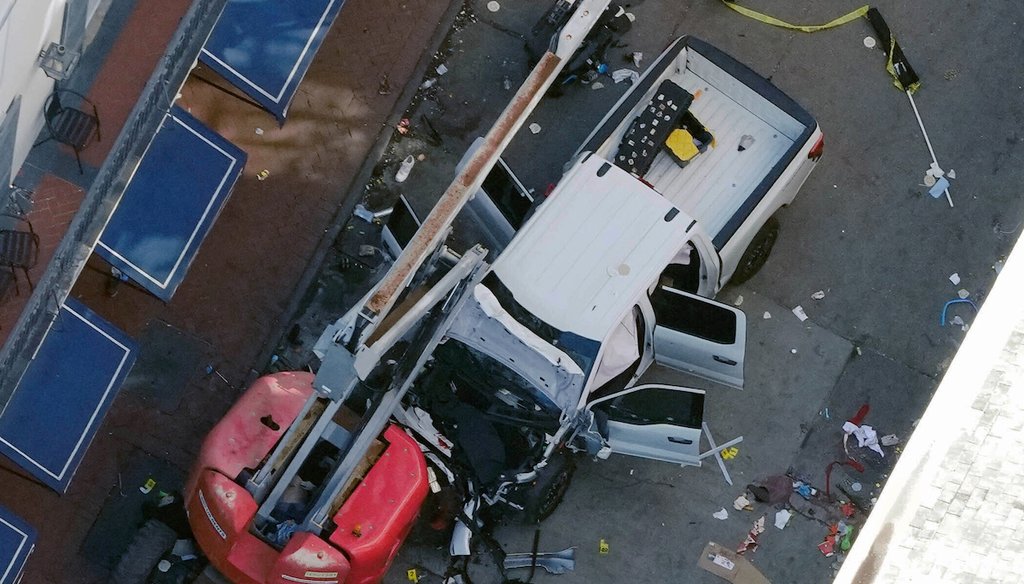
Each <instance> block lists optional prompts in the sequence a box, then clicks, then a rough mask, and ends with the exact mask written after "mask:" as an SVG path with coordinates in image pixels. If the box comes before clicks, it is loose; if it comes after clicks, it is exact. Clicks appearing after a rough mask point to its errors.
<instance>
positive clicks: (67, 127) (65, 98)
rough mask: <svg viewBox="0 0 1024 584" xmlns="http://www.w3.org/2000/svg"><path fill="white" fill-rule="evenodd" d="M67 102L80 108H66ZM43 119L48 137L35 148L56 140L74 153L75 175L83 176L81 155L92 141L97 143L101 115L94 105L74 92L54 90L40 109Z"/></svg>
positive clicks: (68, 106) (37, 143) (67, 106)
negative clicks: (76, 167) (76, 163)
mask: <svg viewBox="0 0 1024 584" xmlns="http://www.w3.org/2000/svg"><path fill="white" fill-rule="evenodd" d="M69 102H70V103H74V104H76V105H79V107H72V106H70V105H68V104H69ZM80 108H85V109H80ZM89 110H91V113H90V111H89ZM43 117H44V118H45V120H46V130H47V131H48V132H49V133H50V136H49V137H48V138H45V139H43V140H40V141H39V142H36V144H35V145H36V146H39V145H40V144H43V143H44V142H48V141H50V140H56V141H57V142H60V143H61V144H67V145H68V146H71V148H72V149H73V150H74V151H75V161H77V162H78V172H79V174H85V172H84V171H83V170H82V158H81V156H80V153H81V152H82V150H85V148H86V147H88V146H89V144H91V143H92V142H93V140H94V139H95V141H96V142H99V141H100V115H99V112H98V111H97V110H96V104H94V103H93V102H92V101H90V100H89V98H87V97H85V96H84V95H82V94H81V93H78V92H77V91H71V90H70V89H54V90H53V93H51V94H50V97H48V98H47V99H46V104H45V105H44V106H43Z"/></svg>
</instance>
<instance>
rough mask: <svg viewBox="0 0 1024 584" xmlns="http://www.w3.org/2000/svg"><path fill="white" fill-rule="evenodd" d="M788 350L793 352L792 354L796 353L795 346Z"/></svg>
mask: <svg viewBox="0 0 1024 584" xmlns="http://www.w3.org/2000/svg"><path fill="white" fill-rule="evenodd" d="M789 352H790V353H792V354H794V355H796V348H795V347H794V348H792V349H790V350H789Z"/></svg>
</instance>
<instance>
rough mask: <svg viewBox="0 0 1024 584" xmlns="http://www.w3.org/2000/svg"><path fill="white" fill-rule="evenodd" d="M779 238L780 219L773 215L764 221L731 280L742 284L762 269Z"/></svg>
mask: <svg viewBox="0 0 1024 584" xmlns="http://www.w3.org/2000/svg"><path fill="white" fill-rule="evenodd" d="M778 239H779V220H778V219H776V218H775V216H774V215H773V216H771V217H769V218H768V220H767V221H765V222H764V225H762V226H761V230H760V231H758V232H757V235H755V236H754V239H753V240H751V242H750V245H748V246H747V250H746V251H744V252H743V256H742V257H740V263H739V264H738V265H737V266H736V271H735V272H733V274H732V280H731V282H732V283H733V284H742V283H744V282H746V281H747V280H749V279H751V278H753V277H754V274H756V273H757V272H758V271H760V270H761V267H762V266H764V263H765V262H766V261H768V256H769V255H770V254H771V253H772V248H773V247H775V242H776V241H777V240H778Z"/></svg>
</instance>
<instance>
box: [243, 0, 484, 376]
mask: <svg viewBox="0 0 1024 584" xmlns="http://www.w3.org/2000/svg"><path fill="white" fill-rule="evenodd" d="M449 1H450V4H449V5H448V8H447V9H446V10H445V12H444V14H443V15H442V16H441V21H440V22H439V23H438V26H437V28H436V29H435V30H434V34H433V35H432V36H431V37H430V42H429V43H428V45H427V47H426V50H424V51H423V53H422V54H421V55H420V60H419V62H418V63H417V64H416V68H415V69H414V70H413V73H412V76H411V77H410V78H409V81H408V82H407V83H406V84H405V87H404V88H402V93H401V95H400V96H399V98H398V100H397V101H396V102H395V107H394V108H393V109H392V110H391V113H390V114H388V117H387V119H386V120H385V122H384V125H383V127H382V128H381V129H380V132H379V133H378V134H377V139H376V140H375V141H374V144H373V147H372V148H370V151H369V153H367V155H366V158H365V160H363V164H362V166H360V168H359V172H357V173H356V174H355V176H353V178H352V181H351V182H350V183H349V186H348V188H347V190H346V195H345V198H344V199H343V200H342V202H341V204H340V205H339V206H338V208H337V211H336V212H335V214H334V217H333V218H332V219H331V223H330V226H329V227H328V228H327V230H326V231H324V234H323V237H321V238H320V242H319V243H318V244H317V247H316V250H315V251H314V252H313V255H312V256H310V259H309V262H308V263H307V264H306V268H305V270H303V272H302V276H301V277H300V278H299V280H298V282H296V284H295V288H294V289H293V291H292V295H291V299H290V300H289V301H288V306H287V307H286V308H285V311H284V312H283V313H282V315H281V322H280V323H279V329H278V331H277V333H276V334H273V335H271V336H270V337H269V338H268V340H267V342H266V343H265V344H264V348H263V350H262V351H260V353H259V355H258V356H257V358H256V363H254V364H253V366H251V367H250V368H249V374H248V375H247V376H246V380H245V381H246V386H248V385H249V384H250V383H252V382H253V381H255V380H256V378H257V377H258V376H259V375H260V372H261V371H262V369H263V365H264V364H266V363H268V362H269V361H270V359H271V357H272V356H273V354H274V351H275V349H276V348H277V346H278V345H280V344H281V340H282V339H283V338H284V336H285V334H286V332H287V329H288V328H289V327H290V325H291V323H292V322H293V321H294V320H295V318H296V316H298V312H299V305H300V303H301V302H302V299H303V297H304V296H305V294H306V291H307V290H308V289H309V286H310V285H311V284H312V283H313V281H314V280H315V279H316V277H317V274H318V273H319V272H320V267H321V266H322V265H323V262H324V259H325V258H326V257H327V253H328V251H329V250H330V248H331V246H332V245H333V243H334V240H336V239H337V238H338V235H339V234H340V233H341V230H342V228H343V227H344V226H345V223H347V222H348V218H349V216H350V215H351V214H352V211H353V209H355V206H356V204H357V203H359V201H360V200H361V199H362V191H363V186H364V185H365V184H366V183H367V182H368V181H369V180H370V177H371V176H372V174H373V169H374V167H375V166H376V165H377V163H378V161H379V160H380V158H381V157H382V156H383V155H384V151H385V150H386V149H387V147H388V144H390V143H391V137H392V135H393V134H394V128H395V126H397V125H398V122H399V121H400V120H401V119H402V116H403V115H404V114H405V111H406V110H407V109H408V108H409V105H410V104H411V103H412V100H413V98H414V97H415V96H416V92H417V91H418V90H419V87H420V83H421V81H422V79H423V76H424V75H425V74H426V72H427V68H428V67H429V66H430V64H431V62H433V60H434V55H435V54H436V53H437V51H438V50H440V48H441V45H442V43H444V40H445V38H446V37H447V36H448V34H449V33H450V32H451V29H452V26H454V24H455V20H456V18H457V16H458V14H459V12H461V11H462V10H463V9H464V8H466V7H467V6H468V4H469V0H449ZM338 316H341V315H338Z"/></svg>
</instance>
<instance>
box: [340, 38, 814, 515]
mask: <svg viewBox="0 0 1024 584" xmlns="http://www.w3.org/2000/svg"><path fill="white" fill-rule="evenodd" d="M679 131H682V132H679ZM822 145H823V140H822V134H821V132H820V130H819V129H818V126H817V124H816V123H815V121H814V119H813V118H812V117H811V116H810V115H809V114H808V113H807V112H806V111H805V110H804V109H803V108H801V107H800V106H799V105H797V104H796V103H795V102H794V101H793V100H792V99H790V98H788V97H787V96H785V95H784V94H783V93H782V92H781V91H779V90H778V89H776V88H775V87H774V86H772V85H771V84H769V83H768V82H767V81H766V80H765V79H763V78H761V77H759V76H757V75H756V74H755V73H753V72H752V71H751V70H749V69H748V68H746V67H744V66H743V65H741V64H739V63H737V62H736V61H735V60H733V59H732V58H730V57H728V56H727V55H725V54H723V53H722V52H721V51H718V50H717V49H714V48H712V47H710V46H709V45H707V44H706V43H704V42H702V41H699V40H697V39H694V38H692V37H683V38H681V39H679V40H677V41H676V42H674V43H673V44H672V45H671V46H670V47H669V48H668V49H667V50H666V51H665V52H664V53H663V54H662V55H661V56H660V57H659V58H658V59H657V60H656V61H655V62H654V63H653V64H652V65H651V67H650V69H649V70H648V71H647V72H646V73H645V74H644V76H643V77H642V78H641V79H640V81H639V82H638V83H637V84H636V86H635V87H634V88H633V89H632V90H631V91H630V92H629V93H627V94H626V95H625V96H624V97H623V98H622V99H621V100H620V101H619V102H618V103H617V104H616V106H615V107H614V108H613V110H612V112H611V113H609V114H608V115H607V116H606V117H605V118H604V120H603V121H602V122H601V123H600V124H599V125H598V127H597V129H596V130H595V131H594V132H593V133H592V134H591V136H590V137H589V138H588V139H587V141H586V143H585V144H584V146H583V147H582V148H581V149H580V151H579V152H578V153H577V154H576V155H575V156H574V157H573V159H572V161H571V162H570V163H569V164H568V165H567V167H566V168H567V169H566V171H565V173H564V175H563V176H562V178H561V179H560V180H559V182H558V184H557V185H556V187H555V189H554V190H553V191H552V192H551V193H550V195H549V196H548V197H546V198H545V199H544V200H543V201H542V202H539V203H538V204H532V205H531V204H529V203H528V201H529V199H528V197H529V194H528V193H526V191H525V189H523V187H522V185H521V184H520V183H519V182H518V181H517V180H516V179H515V177H514V176H513V175H512V174H511V171H510V170H509V168H508V167H507V166H506V165H504V164H499V165H498V166H496V167H495V169H494V170H493V171H492V173H491V175H490V176H489V177H488V180H486V181H484V185H483V190H482V191H480V192H478V193H477V195H476V197H475V198H474V200H473V201H471V202H470V204H469V205H468V206H467V207H466V208H465V209H464V212H466V211H467V210H468V213H469V214H470V215H471V216H472V218H474V219H475V220H477V221H478V222H480V223H481V224H483V225H484V226H485V227H489V228H495V229H489V231H488V238H487V239H486V240H485V247H487V246H489V247H493V248H495V249H496V250H498V252H497V253H495V251H494V249H492V250H489V251H488V253H487V255H486V258H487V259H486V260H483V259H480V258H481V256H480V254H481V253H482V250H481V249H480V248H475V249H474V250H472V251H471V252H468V253H467V255H466V256H464V257H463V259H462V261H461V262H460V264H461V263H464V262H465V261H467V260H468V258H470V257H476V258H477V259H475V260H473V261H474V262H476V263H475V264H474V265H475V266H476V267H474V268H472V270H470V268H468V267H464V268H463V271H464V272H465V273H467V274H470V273H472V276H471V277H468V276H467V277H466V278H465V279H463V280H462V283H461V284H460V285H458V286H456V287H455V288H454V289H452V290H453V291H452V292H446V291H443V290H442V291H436V290H432V291H427V292H424V291H422V290H421V291H420V292H415V293H414V292H413V291H411V290H410V291H409V292H408V293H407V294H406V297H407V298H408V299H409V300H408V301H407V302H406V303H404V304H403V305H402V306H400V307H399V308H398V309H397V310H398V311H399V313H401V314H403V316H402V319H403V321H404V322H413V321H416V320H418V319H420V318H423V317H421V316H419V315H418V312H421V313H422V314H424V315H426V314H432V313H434V312H436V311H437V310H447V311H448V313H447V315H446V316H445V323H444V324H443V325H442V326H441V328H440V329H439V330H438V332H437V333H436V334H437V335H438V336H437V338H439V339H440V341H439V343H438V344H437V346H436V348H435V349H434V350H433V352H432V354H431V355H430V358H429V359H427V360H426V361H424V363H425V365H424V368H423V370H422V372H420V373H417V374H416V376H415V380H414V381H412V382H411V390H410V391H409V393H408V394H407V396H406V400H405V407H403V408H400V409H399V410H398V412H397V415H398V418H399V420H400V421H401V422H403V423H404V424H406V425H407V426H409V427H411V428H413V429H415V430H417V431H418V433H419V435H420V436H421V438H423V439H424V440H426V441H429V442H431V443H432V444H433V446H434V447H435V448H436V449H437V451H438V452H439V453H440V454H444V455H445V456H446V457H448V458H449V460H450V461H451V463H452V464H453V465H454V466H456V467H458V468H462V469H464V470H465V474H464V476H469V477H471V478H472V483H473V485H474V489H473V492H474V494H475V495H476V496H477V497H479V498H480V499H482V500H484V501H486V502H490V503H494V502H497V501H502V502H508V503H511V504H512V506H518V507H522V508H523V509H524V510H526V511H527V516H528V517H531V518H533V519H538V518H542V517H544V516H545V515H547V514H548V513H550V512H551V511H552V510H553V509H554V505H556V504H557V502H558V500H559V499H560V498H561V495H562V493H563V492H564V489H565V487H566V486H567V485H568V482H569V478H570V476H571V473H572V468H573V467H572V462H571V457H568V456H566V455H565V454H566V453H567V452H569V451H573V450H576V451H580V450H584V451H587V452H589V453H590V454H595V455H598V456H607V455H608V454H610V453H620V454H627V455H633V456H639V457H644V458H651V459H657V460H664V461H670V462H674V463H679V464H686V465H699V464H700V463H701V460H702V459H703V458H704V457H706V456H707V455H708V454H709V452H703V453H702V452H701V449H700V442H701V432H702V423H703V406H704V398H705V392H704V391H703V390H700V389H692V388H684V387H675V386H667V385H663V384H645V385H637V383H638V381H639V378H640V376H641V375H642V374H643V373H644V372H645V371H646V370H647V369H648V368H649V367H650V366H651V365H652V364H654V363H660V364H662V365H664V366H667V367H671V368H675V369H679V370H683V371H687V372H689V373H692V374H695V375H697V376H700V377H703V378H706V379H709V380H713V381H715V382H719V383H722V384H726V385H731V386H734V387H742V385H743V364H744V350H745V342H746V320H745V316H744V314H743V313H742V312H741V311H740V310H738V309H736V308H735V307H732V306H727V305H723V304H720V303H717V302H715V301H713V300H710V299H709V297H713V296H714V295H715V293H717V292H718V290H720V289H721V287H722V285H723V284H724V283H725V282H726V281H728V280H729V278H730V277H732V278H733V279H734V280H736V279H740V278H745V277H749V276H750V275H752V274H753V273H754V272H756V271H757V269H758V268H759V267H760V266H761V264H763V262H764V260H765V259H766V258H767V255H768V252H769V251H770V249H771V246H772V244H773V243H774V241H775V237H776V231H777V229H778V225H777V223H776V222H775V221H773V220H771V217H772V215H773V214H774V213H775V211H777V210H778V209H779V208H780V207H781V206H783V205H785V204H787V203H789V202H790V201H791V200H792V199H793V197H794V196H795V194H796V192H797V190H798V189H799V187H800V186H801V184H802V183H803V182H804V180H805V179H806V178H807V176H808V174H809V173H810V171H811V169H812V168H813V167H814V165H815V162H816V161H817V159H818V157H819V156H820V154H821V149H822ZM516 197H519V198H518V199H517V198H516ZM528 210H529V212H527V211H528ZM407 211H408V210H407V209H406V208H404V207H403V208H402V209H400V212H399V213H398V214H397V215H395V216H393V219H394V221H395V224H396V227H397V225H398V224H399V223H409V217H410V215H409V214H408V212H407ZM390 228H391V223H389V226H388V229H386V230H385V237H386V239H389V240H391V241H392V242H396V241H397V242H398V243H400V241H399V240H400V239H405V238H398V237H392V236H391V235H394V234H390V231H391V230H390ZM405 231H408V225H407V228H406V229H405ZM389 234H390V235H389ZM406 238H407V236H406ZM429 280H430V279H427V281H429ZM449 285H451V284H449ZM454 290H458V292H457V293H456V292H454ZM445 295H447V296H445ZM425 298H434V299H435V300H431V302H437V300H436V299H440V298H446V299H445V300H444V303H443V305H434V307H433V308H430V307H429V306H428V304H425V303H424V299H425ZM414 301H415V302H417V303H418V304H415V305H413V302H414ZM342 326H343V323H342V322H339V325H338V329H337V330H341V328H342ZM382 326H384V325H382ZM329 334H333V333H329ZM401 334H405V333H404V332H402V333H401ZM397 337H398V333H396V332H394V331H390V332H385V333H383V336H381V337H379V339H378V340H376V341H374V342H371V343H370V346H369V348H368V349H367V351H368V353H367V355H365V356H364V357H372V358H370V359H369V360H370V361H374V359H376V357H375V356H379V355H383V354H384V353H385V352H386V351H390V350H392V349H391V346H390V343H391V342H393V341H394V340H396V339H397ZM385 341H386V342H385ZM375 344H376V345H377V346H374V345H375ZM357 361H358V357H357Z"/></svg>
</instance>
